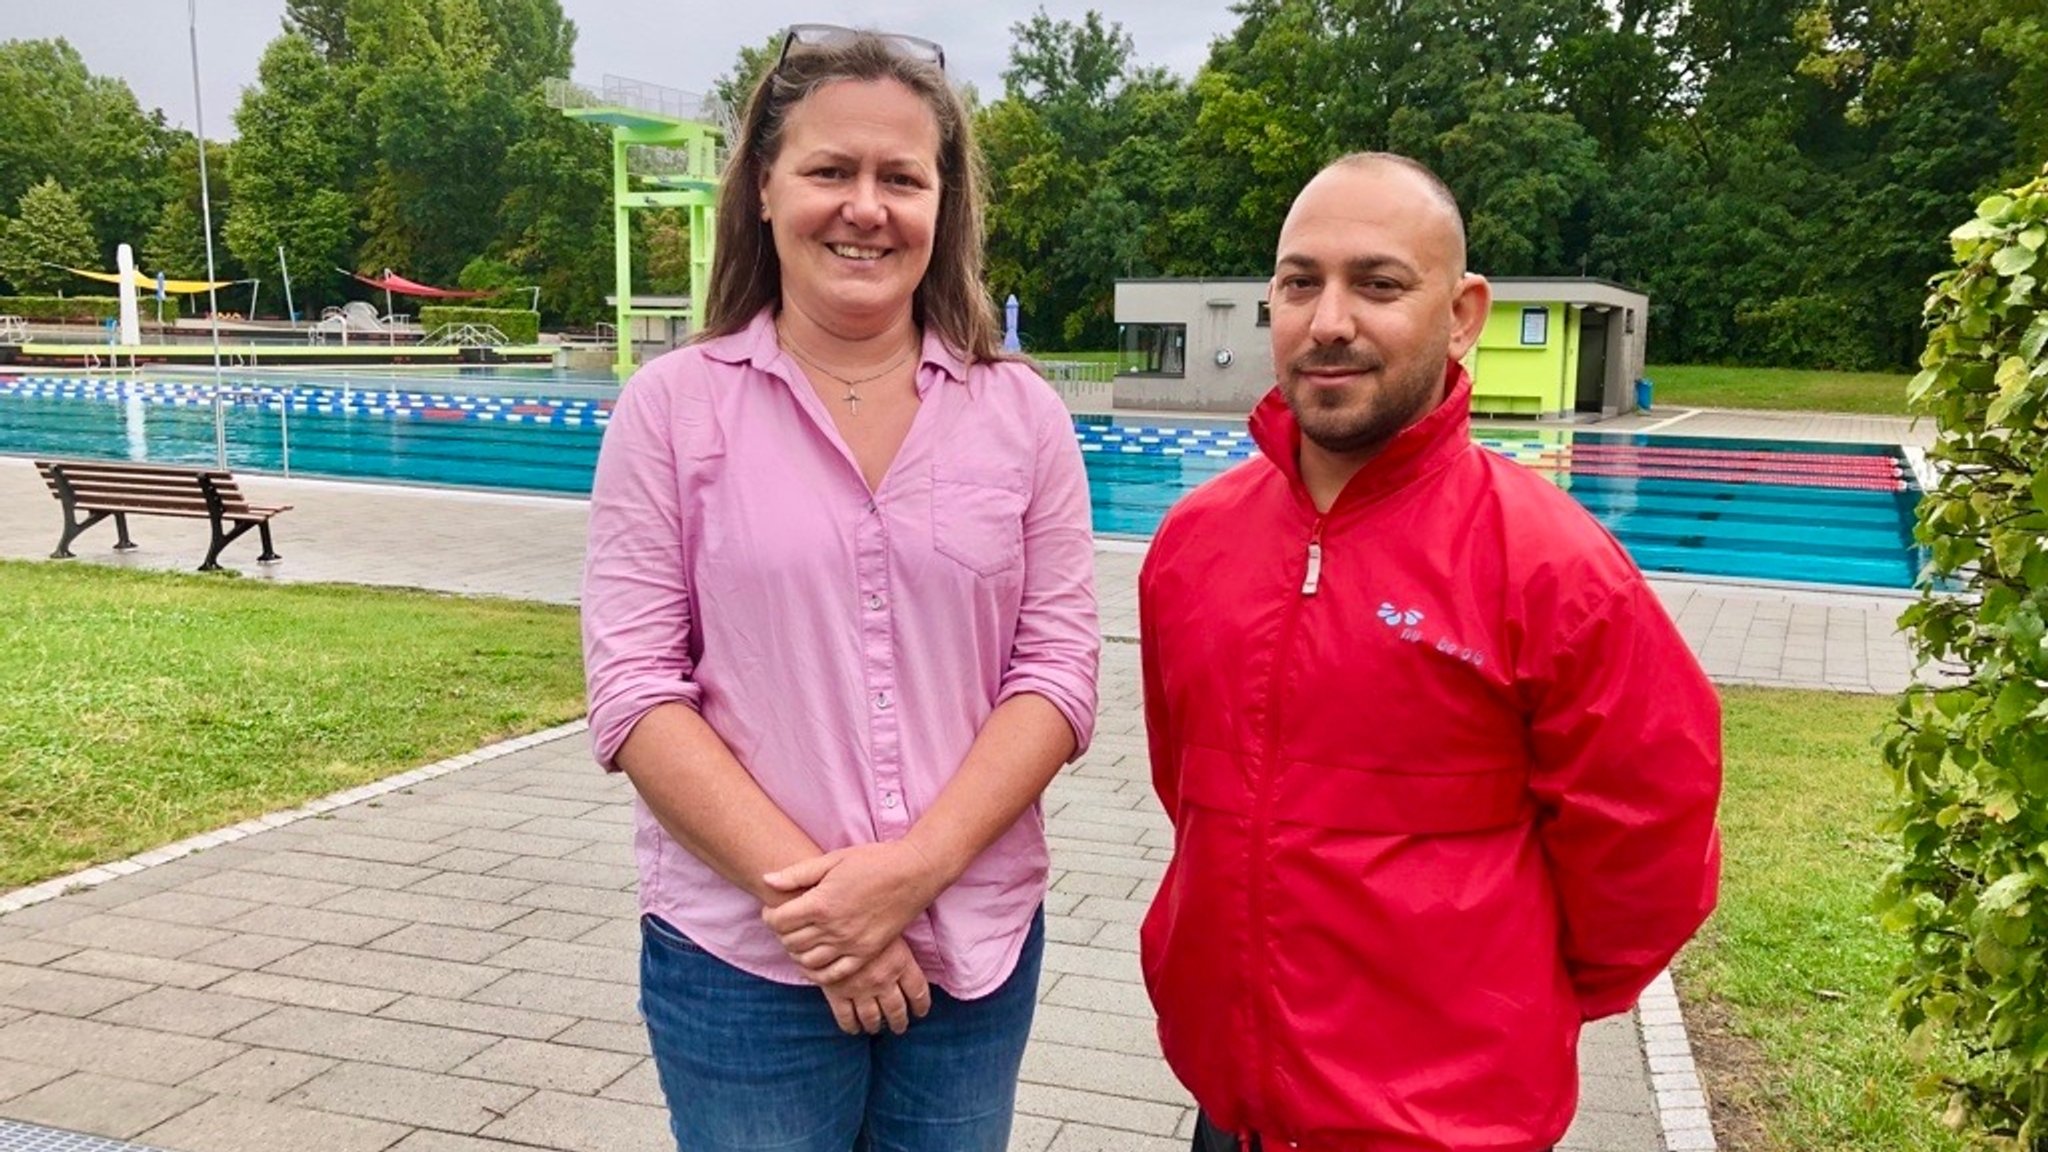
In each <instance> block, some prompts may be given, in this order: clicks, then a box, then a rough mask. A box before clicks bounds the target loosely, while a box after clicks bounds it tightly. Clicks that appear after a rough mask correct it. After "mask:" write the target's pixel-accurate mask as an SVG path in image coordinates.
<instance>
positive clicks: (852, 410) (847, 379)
mask: <svg viewBox="0 0 2048 1152" xmlns="http://www.w3.org/2000/svg"><path fill="white" fill-rule="evenodd" d="M775 338H776V339H777V340H779V341H780V342H781V343H782V346H783V347H784V348H787V349H789V351H790V353H791V354H792V355H794V356H795V357H796V358H797V359H799V360H801V361H803V362H804V364H805V366H807V367H810V368H814V369H816V370H818V371H819V372H822V373H824V374H825V375H826V376H829V377H831V378H832V379H834V380H837V381H839V382H840V383H841V384H844V385H846V395H844V396H841V397H840V399H841V400H843V401H845V402H846V411H847V414H848V415H852V416H858V415H860V392H859V387H860V385H862V384H871V383H873V382H875V381H877V380H880V379H881V378H882V377H884V376H887V375H888V374H889V373H891V372H894V371H895V370H896V369H898V368H901V367H903V362H904V361H905V360H908V359H910V354H911V353H912V352H915V351H917V345H915V344H913V345H911V346H910V347H908V348H905V349H904V350H903V354H902V355H901V356H898V357H896V359H894V360H891V361H889V365H888V367H886V368H883V369H882V370H881V371H879V372H871V373H869V374H868V375H866V376H841V375H840V374H839V373H837V372H834V371H833V370H831V369H830V368H827V367H825V366H824V365H823V364H820V363H818V362H817V361H816V360H814V359H812V357H811V355H810V353H808V352H805V351H804V350H803V349H802V348H800V347H798V346H797V343H796V341H794V340H791V339H790V338H789V335H788V333H786V332H784V331H783V330H782V329H781V327H780V326H778V327H777V328H776V329H775Z"/></svg>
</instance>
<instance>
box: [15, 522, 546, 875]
mask: <svg viewBox="0 0 2048 1152" xmlns="http://www.w3.org/2000/svg"><path fill="white" fill-rule="evenodd" d="M0 604H5V605H6V611H5V612H4V613H0V684H5V685H7V691H6V693H5V695H4V696H0V889H5V888H9V887H13V886H16V885H21V884H28V883H33V882H35V881H37V880H41V879H45V878H47V877H50V876H54V875H59V874H61V873H64V872H68V871H71V870H73V869H75V868H79V867H82V866H85V865H88V864H92V863H96V862H100V861H105V860H113V859H119V858H121V857H124V856H128V855H132V854H133V853H136V852H140V851H145V850H147V849H149V848H151V847H154V846H156V845H160V844H164V843H168V842H170V841H173V840H178V839H182V838H183V837H186V836H190V835H194V834H197V833H200V832H204V831H207V830H210V829H213V828H218V827H221V826H222V825H226V824H232V823H235V822H237V821H240V820H244V819H247V818H249V817H252V816H256V815H260V814H262V813H265V812H271V811H276V810H278V809H280V808H288V807H292V806H294V805H297V804H299V803H302V802H304V801H306V800H308V799H311V798H314V797H317V796H321V795H324V794H326V793H329V792H333V791H336V790H339V789H343V788H349V787H353V786H354V785H357V784H362V783H365V782H367V781H370V780H375V779H379V778H382V777H385V776H389V775H392V774H393V773H396V772H402V771H406V770H408V769H410V768H414V767H417V766H419V765H421V764H425V763H430V762H432V761H434V760H438V759H441V758H444V757H446V756H450V755H454V754H456V753H460V752H464V751H467V750H470V749H472V748H475V747H477V746H478V745H481V744H485V743H489V742H490V741H493V740H498V739H502V738H505V737H508V736H512V735H515V734H519V733H524V732H531V731H534V730H536V729H540V728H545V727H547V726H549V725H553V724H559V723H562V722H564V721H566V720H570V719H573V718H575V717H576V716H578V715H581V714H582V711H583V671H582V664H581V659H580V653H579V651H578V644H577V619H576V612H575V610H574V609H573V608H568V607H561V606H554V605H544V604H531V603H523V602H519V601H511V600H479V599H459V598H456V597H452V596H441V595H435V594H432V593H424V592H405V591H392V590H385V589H372V588H357V587H348V586H341V585H319V584H270V583H261V582H257V581H251V580H236V579H229V578H220V577H206V576H193V575H187V574H181V573H165V572H143V571H129V570H123V569H113V568H103V567H99V566H97V565H84V564H77V565H58V564H47V563H7V562H0Z"/></svg>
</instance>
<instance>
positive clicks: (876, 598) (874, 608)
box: [868, 592, 882, 612]
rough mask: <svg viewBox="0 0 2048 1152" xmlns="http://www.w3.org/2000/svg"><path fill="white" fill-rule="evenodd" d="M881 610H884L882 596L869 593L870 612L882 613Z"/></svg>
mask: <svg viewBox="0 0 2048 1152" xmlns="http://www.w3.org/2000/svg"><path fill="white" fill-rule="evenodd" d="M881 610H882V597H881V596H880V595H879V594H877V593H874V592H870V593H868V611H870V612H880V611H881Z"/></svg>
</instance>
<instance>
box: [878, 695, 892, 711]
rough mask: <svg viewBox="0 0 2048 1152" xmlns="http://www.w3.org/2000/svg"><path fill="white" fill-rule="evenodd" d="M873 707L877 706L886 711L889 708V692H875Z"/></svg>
mask: <svg viewBox="0 0 2048 1152" xmlns="http://www.w3.org/2000/svg"><path fill="white" fill-rule="evenodd" d="M875 707H877V708H880V709H882V710H883V711H885V712H886V711H888V709H889V694H888V693H887V692H877V693H875Z"/></svg>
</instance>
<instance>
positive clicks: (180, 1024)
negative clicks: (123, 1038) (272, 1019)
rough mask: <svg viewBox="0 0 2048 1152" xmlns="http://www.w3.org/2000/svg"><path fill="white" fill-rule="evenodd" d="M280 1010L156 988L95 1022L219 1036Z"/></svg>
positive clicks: (207, 994)
mask: <svg viewBox="0 0 2048 1152" xmlns="http://www.w3.org/2000/svg"><path fill="white" fill-rule="evenodd" d="M276 1008H277V1005H275V1004H269V1003H265V1002H264V1001H261V1000H249V999H244V998H242V997H240V996H227V995H222V994H220V993H217V992H194V991H191V990H190V989H185V988H154V989H151V990H150V991H148V992H144V993H143V994H142V995H140V996H137V997H135V998H133V999H131V1000H123V1001H122V1002H120V1003H119V1004H116V1005H114V1006H113V1007H111V1008H108V1009H107V1010H105V1011H104V1012H100V1013H99V1014H97V1015H95V1016H94V1017H93V1019H95V1020H98V1021H100V1022H101V1023H104V1024H125V1025H130V1026H132V1027H136V1028H154V1029H156V1030H157V1031H159V1032H176V1033H179V1034H180V1035H185V1036H219V1035H220V1034H221V1033H223V1032H226V1031H229V1030H230V1029H234V1028H239V1027H241V1026H242V1025H244V1024H247V1023H248V1022H249V1021H251V1020H254V1019H255V1018H257V1017H258V1016H261V1015H263V1014H264V1013H266V1012H270V1011H274V1010H275V1009H276Z"/></svg>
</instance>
